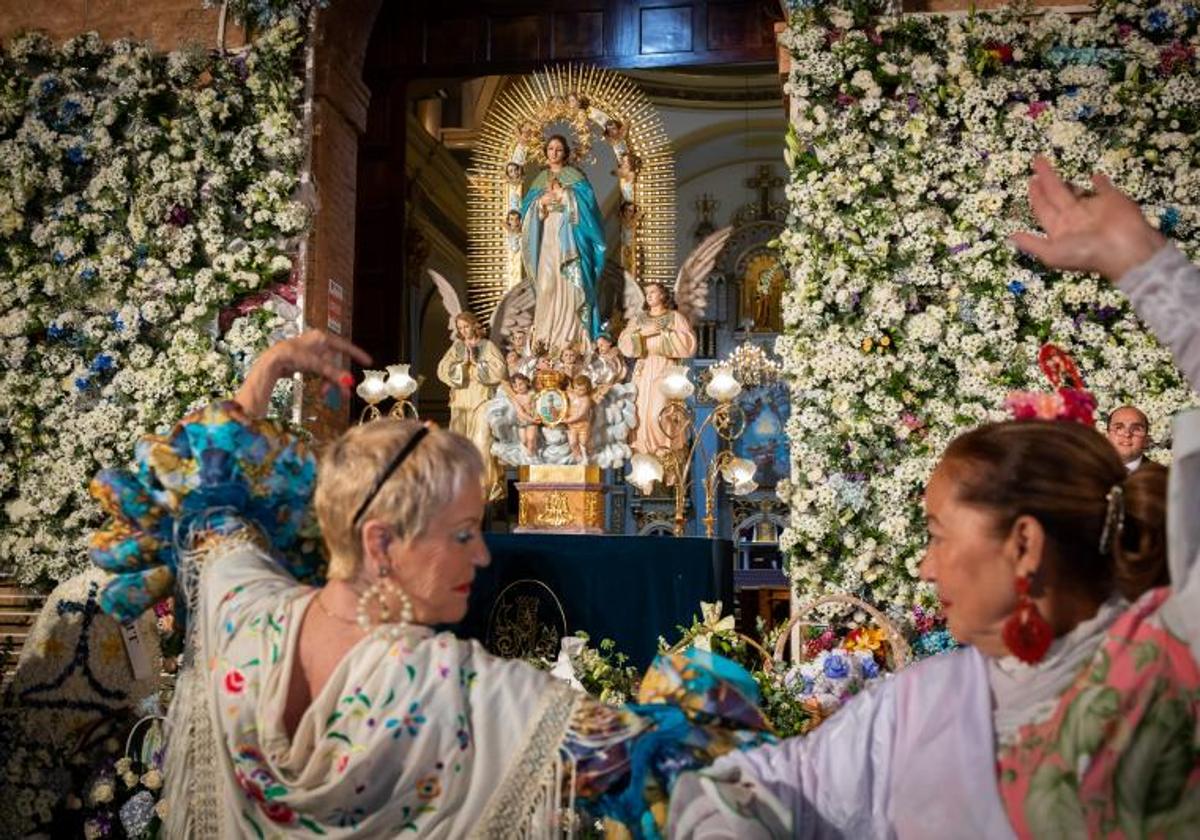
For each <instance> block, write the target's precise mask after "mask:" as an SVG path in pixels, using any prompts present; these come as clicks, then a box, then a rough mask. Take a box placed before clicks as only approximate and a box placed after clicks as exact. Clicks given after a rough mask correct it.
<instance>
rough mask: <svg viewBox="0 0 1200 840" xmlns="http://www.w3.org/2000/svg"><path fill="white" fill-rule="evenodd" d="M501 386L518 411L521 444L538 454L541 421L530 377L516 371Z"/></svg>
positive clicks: (526, 449)
mask: <svg viewBox="0 0 1200 840" xmlns="http://www.w3.org/2000/svg"><path fill="white" fill-rule="evenodd" d="M510 354H511V351H510ZM500 387H501V388H503V389H504V393H505V395H506V396H507V397H508V400H509V402H511V403H512V405H513V408H514V409H515V410H516V412H517V433H518V434H519V435H520V437H521V445H522V446H524V447H525V451H526V452H527V453H529V454H530V455H531V456H532V455H537V445H538V426H539V425H541V422H540V421H539V420H538V416H537V413H536V412H535V411H534V408H533V392H532V391H531V390H529V389H530V383H529V377H528V376H526V375H525V374H523V373H514V374H513V375H512V376H510V377H509V379H508V382H505V383H504V384H503V385H501V386H500Z"/></svg>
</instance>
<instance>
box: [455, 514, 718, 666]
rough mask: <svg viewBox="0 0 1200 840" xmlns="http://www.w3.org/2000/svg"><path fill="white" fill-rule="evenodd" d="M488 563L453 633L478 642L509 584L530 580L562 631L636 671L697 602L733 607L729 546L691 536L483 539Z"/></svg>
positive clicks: (673, 636) (695, 611) (693, 612)
mask: <svg viewBox="0 0 1200 840" xmlns="http://www.w3.org/2000/svg"><path fill="white" fill-rule="evenodd" d="M487 544H488V548H489V549H490V551H491V554H492V563H491V565H490V566H489V567H488V568H486V569H481V570H480V571H479V572H478V574H477V575H476V578H475V584H474V586H473V587H472V589H471V601H470V606H469V611H468V613H467V617H466V619H464V620H463V622H462V623H461V624H460V625H458V626H457V627H455V628H454V630H455V632H456V633H458V634H459V635H460V636H464V637H470V638H476V639H480V640H484V639H486V638H487V633H488V621H489V617H490V616H491V613H492V607H493V604H494V603H495V601H496V598H497V597H498V596H499V595H500V593H501V592H502V591H503V590H504V589H505V587H507V586H508V585H509V584H511V583H514V582H516V581H522V580H525V581H528V580H535V581H540V582H541V583H543V584H545V585H546V586H547V587H548V588H549V589H550V590H551V591H552V592H553V593H554V595H555V596H556V597H557V598H558V601H559V603H561V604H562V608H563V612H564V613H565V617H566V623H567V632H568V633H574V632H576V631H577V630H585V631H587V633H588V635H589V636H591V638H592V642H593V644H595V643H598V642H599V641H600V640H601V639H605V638H608V639H612V640H613V641H614V642H616V643H617V650H619V651H621V652H623V653H625V654H626V655H627V656H629V658H630V660H631V662H632V663H633V664H634V665H636V666H638V667H639V668H644V667H645V666H646V665H648V664H649V663H650V660H651V659H653V658H654V654H655V650H656V647H657V641H658V637H659V636H660V635H661V636H664V637H666V639H667V640H668V641H669V642H675V641H676V640H677V639H678V638H679V634H678V632H677V631H676V629H675V628H676V626H678V625H683V626H685V627H686V626H689V625H690V624H691V623H692V618H693V616H698V615H699V614H700V602H701V601H723V602H724V604H725V609H726V611H729V610H732V608H733V545H732V543H730V542H729V541H728V540H709V539H701V538H697V537H681V538H671V537H608V536H576V535H558V534H553V535H551V534H487Z"/></svg>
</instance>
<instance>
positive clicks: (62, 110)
mask: <svg viewBox="0 0 1200 840" xmlns="http://www.w3.org/2000/svg"><path fill="white" fill-rule="evenodd" d="M81 110H83V106H82V105H80V104H79V103H78V102H76V101H75V100H74V99H68V100H66V101H65V102H63V104H62V105H61V106H59V109H58V116H59V119H61V120H62V121H63V122H70V121H71V120H73V119H75V118H76V117H77V116H79V112H80V111H81Z"/></svg>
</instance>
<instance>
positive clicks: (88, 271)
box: [79, 265, 97, 283]
mask: <svg viewBox="0 0 1200 840" xmlns="http://www.w3.org/2000/svg"><path fill="white" fill-rule="evenodd" d="M96 275H97V271H96V268H95V266H91V265H89V266H87V267H85V268H84V269H83V270H82V271H80V272H79V277H80V279H82V280H86V281H88V282H89V283H90V282H91V281H92V280H95V279H96Z"/></svg>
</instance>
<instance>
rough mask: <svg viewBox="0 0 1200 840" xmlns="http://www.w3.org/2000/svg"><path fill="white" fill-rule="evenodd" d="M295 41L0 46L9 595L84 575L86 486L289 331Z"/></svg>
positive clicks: (0, 421)
mask: <svg viewBox="0 0 1200 840" xmlns="http://www.w3.org/2000/svg"><path fill="white" fill-rule="evenodd" d="M301 36H302V33H301V29H300V26H299V25H298V23H297V22H296V20H295V19H285V20H283V21H282V22H281V23H279V24H278V25H276V26H275V27H273V28H272V29H270V30H267V31H265V32H264V33H263V34H262V36H261V37H260V38H259V39H258V41H257V42H256V44H255V45H254V47H253V48H252V49H250V50H249V51H247V52H242V53H240V54H226V55H215V54H207V53H201V52H195V53H190V52H176V53H171V54H167V55H163V54H156V53H154V52H151V51H150V50H149V49H148V48H147V47H145V46H143V45H140V44H136V43H132V42H124V41H122V42H115V43H105V42H103V41H101V40H100V39H99V38H97V37H96V36H95V35H85V36H81V37H78V38H75V39H73V40H71V41H69V42H67V43H65V44H63V45H61V46H55V45H53V44H51V43H50V42H49V41H48V40H46V39H45V38H43V37H41V36H38V35H28V36H23V37H19V38H16V39H14V40H13V41H11V42H10V43H9V44H8V45H7V48H6V49H5V50H4V51H2V52H0V569H3V570H6V571H12V572H13V573H14V574H15V575H16V577H17V579H18V580H19V581H20V582H22V583H25V584H47V583H50V582H53V581H57V580H61V579H62V578H64V577H66V576H67V575H69V574H70V573H72V572H73V571H75V570H77V569H78V568H80V567H81V566H82V565H83V564H84V563H86V544H87V537H88V535H89V533H90V530H91V528H92V527H93V525H94V524H95V523H96V521H97V514H98V510H97V508H96V506H95V505H94V504H93V503H92V501H91V499H90V498H89V496H88V492H87V485H88V482H89V481H90V479H91V477H92V475H94V474H95V472H96V471H97V470H99V469H100V468H101V467H104V466H109V465H113V464H116V463H121V462H124V461H125V460H127V459H128V458H129V457H130V455H131V453H132V444H133V442H134V440H135V439H136V438H138V437H139V436H140V435H143V434H145V433H147V432H156V431H165V430H166V428H168V427H169V426H170V424H171V423H172V422H173V421H174V420H176V419H178V418H179V417H180V416H182V414H183V413H184V412H186V411H187V410H188V409H189V408H191V407H194V406H196V405H198V404H200V403H203V402H205V401H207V400H209V399H211V398H213V397H216V396H224V395H229V394H231V393H232V392H233V390H234V389H235V388H236V385H237V383H238V382H239V381H240V378H241V375H242V373H243V372H244V369H245V366H246V363H247V360H248V359H249V358H250V357H252V356H253V355H254V354H255V353H256V352H257V351H258V350H259V349H260V348H261V347H263V346H264V345H265V344H266V342H267V341H268V339H269V338H270V337H271V336H272V334H274V333H280V332H287V331H289V330H294V329H295V327H296V323H297V314H298V312H297V310H296V307H295V305H294V304H295V302H296V292H297V290H296V288H295V284H294V282H292V281H290V280H289V278H290V277H291V276H292V263H293V255H294V253H295V251H296V247H297V242H298V237H299V236H300V235H302V233H303V232H304V230H305V227H306V225H307V222H308V215H309V213H308V209H307V208H306V206H305V205H304V204H303V203H302V202H299V201H297V200H296V199H295V197H294V195H295V193H296V191H297V188H298V181H299V171H300V166H301V162H302V158H303V142H304V139H303V137H302V131H301V122H300V119H299V112H298V108H299V104H300V103H299V98H300V95H301V85H300V81H299V74H298V72H297V68H296V66H295V64H294V62H295V60H296V58H297V55H298V47H299V46H300V43H301Z"/></svg>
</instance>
